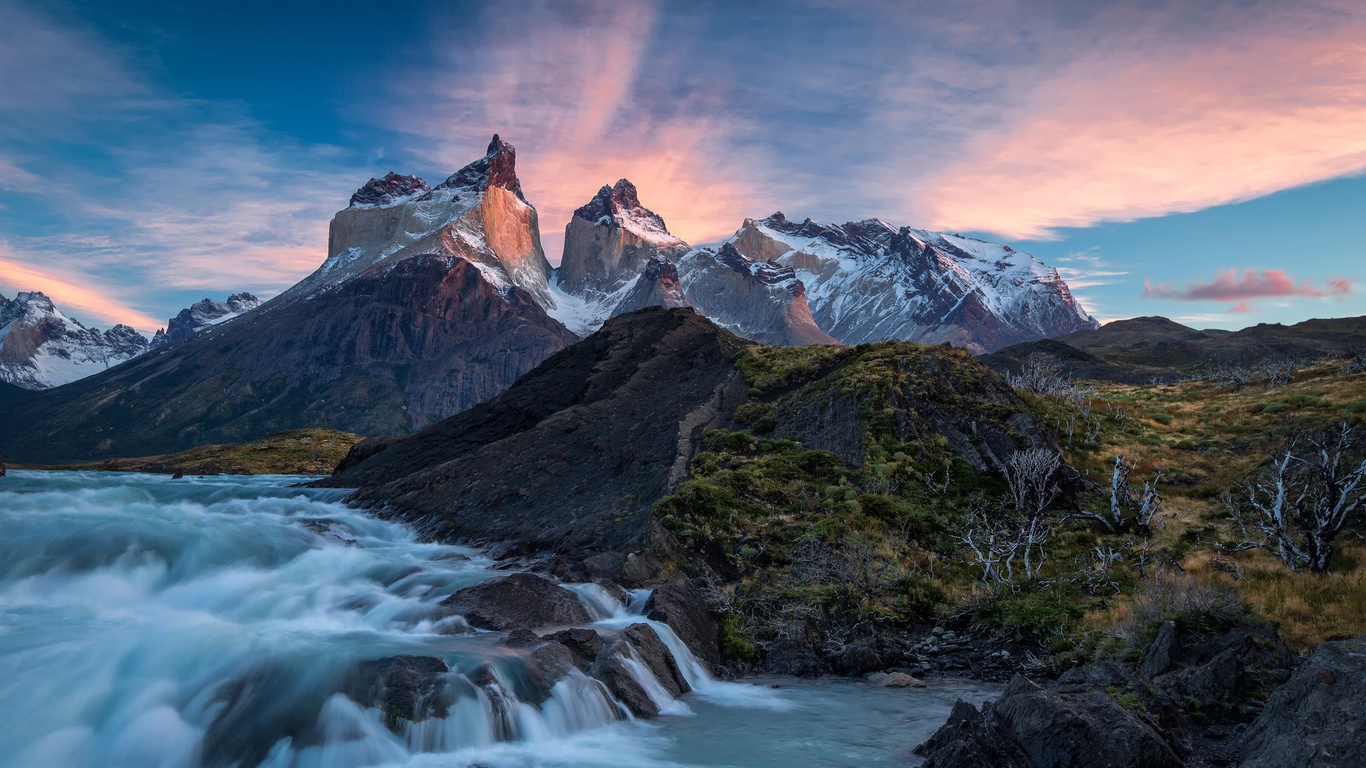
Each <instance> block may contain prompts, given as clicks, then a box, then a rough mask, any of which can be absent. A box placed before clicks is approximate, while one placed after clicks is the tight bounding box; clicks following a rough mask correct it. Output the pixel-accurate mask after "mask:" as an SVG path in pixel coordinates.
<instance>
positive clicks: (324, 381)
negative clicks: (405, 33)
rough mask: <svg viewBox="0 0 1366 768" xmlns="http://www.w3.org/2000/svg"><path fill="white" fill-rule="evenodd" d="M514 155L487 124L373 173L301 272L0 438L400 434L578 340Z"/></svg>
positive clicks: (30, 446) (8, 446)
mask: <svg viewBox="0 0 1366 768" xmlns="http://www.w3.org/2000/svg"><path fill="white" fill-rule="evenodd" d="M515 163H516V151H515V150H514V149H513V147H512V146H511V145H509V144H507V143H506V142H503V141H502V140H500V139H499V138H498V137H497V136H495V137H494V139H493V141H492V143H491V144H490V145H489V148H488V151H487V153H486V154H485V155H484V156H483V157H482V158H480V159H478V160H476V161H475V162H473V163H470V164H469V165H467V166H465V167H464V168H462V169H460V170H459V171H457V172H455V173H454V174H452V175H451V176H450V177H449V178H447V179H446V180H444V181H443V182H442V183H440V184H438V185H436V186H434V187H429V186H428V185H427V184H426V183H425V182H423V181H422V180H421V179H418V178H416V177H412V176H399V175H397V174H393V173H391V174H389V175H387V176H385V177H383V178H381V179H371V180H370V181H369V182H367V183H366V184H365V185H364V186H362V187H361V188H360V189H359V190H357V191H356V193H355V194H354V195H352V196H351V199H350V201H349V204H348V205H347V207H346V208H344V209H342V210H341V211H339V212H338V213H337V214H336V216H335V217H334V218H333V220H332V226H331V231H330V239H329V243H328V250H327V258H326V260H325V261H323V263H322V265H321V266H320V267H319V268H318V269H317V270H316V271H315V272H314V273H313V274H311V275H309V276H308V277H306V278H304V279H303V280H302V281H300V282H299V283H298V284H297V285H295V286H294V287H292V288H290V289H289V290H287V291H285V292H284V293H282V294H280V295H279V296H276V297H275V298H273V299H271V300H270V301H267V302H265V303H263V304H261V305H260V306H259V307H256V308H255V309H249V310H247V311H245V312H244V313H242V314H240V315H237V316H236V317H234V318H233V319H232V321H231V322H219V323H217V324H213V325H210V326H209V327H207V328H204V329H203V330H201V331H200V332H198V333H194V334H192V335H190V336H188V337H187V338H184V339H181V340H180V341H177V342H175V343H173V344H164V345H162V346H159V347H157V348H155V349H153V350H151V351H150V352H148V353H147V354H144V355H142V356H140V357H137V358H135V359H133V360H130V361H128V362H126V363H124V364H123V365H120V366H117V367H115V368H113V369H111V370H109V371H105V372H102V373H100V374H98V375H95V376H92V377H89V378H87V379H84V380H82V381H77V382H74V383H72V384H70V385H68V386H66V387H63V388H62V389H61V390H59V391H58V392H54V393H52V397H38V398H26V399H25V400H24V401H23V402H22V403H19V404H17V405H15V406H13V407H14V408H17V409H19V410H16V411H11V412H10V413H8V414H7V413H5V412H4V411H0V453H4V454H6V455H14V456H21V455H22V456H23V457H25V458H26V459H27V460H30V461H54V460H65V459H86V458H100V457H105V456H140V455H150V454H156V453H167V452H172V451H177V450H183V449H185V448H188V447H190V446H194V445H200V444H204V443H212V442H236V441H241V440H247V439H252V438H255V437H259V436H261V435H264V434H266V433H269V432H273V431H278V430H282V429H290V428H296V427H306V426H313V427H332V428H337V429H343V430H346V431H350V432H358V433H361V434H368V435H390V434H399V433H405V432H412V431H415V430H419V429H422V428H423V427H426V426H427V425H429V424H431V423H433V422H435V421H438V420H440V419H443V418H445V417H447V416H450V415H452V414H454V413H457V412H459V411H463V410H466V409H468V408H471V407H473V406H475V405H477V404H478V403H480V402H482V401H484V400H488V399H489V398H492V397H493V396H495V395H497V394H499V393H501V392H503V391H504V390H506V389H507V388H508V387H509V386H511V385H512V383H513V382H514V381H516V380H517V379H518V377H520V376H521V375H522V374H524V373H526V372H527V371H529V370H531V368H533V367H535V365H536V364H538V363H539V362H541V361H542V360H544V359H545V358H547V357H549V356H550V355H552V354H554V353H555V352H558V351H559V350H560V349H562V348H564V347H566V346H568V345H569V344H571V343H573V342H574V341H575V336H574V334H572V333H570V332H569V331H568V330H567V329H566V328H565V327H564V326H563V325H561V324H560V323H558V322H556V321H555V320H553V319H551V318H550V317H549V316H548V315H547V314H546V313H545V310H544V309H543V306H542V303H543V302H544V303H545V304H549V303H550V290H549V274H550V266H549V264H548V263H547V262H546V260H545V256H544V254H543V253H542V251H541V245H540V234H539V231H538V228H537V227H538V225H537V219H536V210H535V208H533V207H532V206H531V205H530V204H529V203H528V202H527V201H526V199H525V198H524V197H523V195H522V191H521V184H520V182H519V181H518V179H517V174H516V165H515ZM192 309H193V308H192ZM193 314H194V313H193V311H192V312H191V315H193ZM168 334H169V330H168ZM44 394H46V393H44ZM11 431H13V434H11Z"/></svg>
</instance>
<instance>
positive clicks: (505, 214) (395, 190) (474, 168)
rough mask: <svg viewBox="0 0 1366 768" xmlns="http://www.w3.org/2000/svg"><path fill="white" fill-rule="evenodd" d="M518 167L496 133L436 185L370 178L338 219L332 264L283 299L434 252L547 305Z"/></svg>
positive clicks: (541, 261) (546, 270)
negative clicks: (477, 155)
mask: <svg viewBox="0 0 1366 768" xmlns="http://www.w3.org/2000/svg"><path fill="white" fill-rule="evenodd" d="M516 162H517V150H516V149H515V148H513V146H512V145H511V144H508V143H507V142H505V141H503V140H502V139H500V138H499V137H498V136H494V137H493V141H492V142H490V143H489V147H488V152H487V153H486V154H485V155H484V157H482V158H480V159H479V160H476V161H474V162H473V163H470V164H469V165H467V166H465V167H464V168H461V169H460V170H458V171H456V172H455V173H453V174H451V176H450V177H449V178H447V179H446V180H445V181H443V182H441V183H440V184H438V185H436V187H433V188H429V187H428V186H427V184H426V183H425V182H423V181H422V180H421V179H418V178H416V177H412V176H398V175H397V174H393V173H391V174H389V175H387V176H385V177H384V178H383V179H371V180H370V182H369V183H367V184H366V185H365V186H364V187H362V188H361V189H360V190H358V191H357V192H356V194H355V195H352V197H351V204H350V205H349V206H348V207H347V208H346V209H345V210H342V211H340V212H338V213H337V215H336V216H335V217H333V219H332V225H331V228H330V230H329V234H328V248H327V261H325V262H324V263H323V265H322V266H321V267H319V268H318V270H317V271H316V272H314V273H313V274H312V275H310V276H309V277H307V278H305V279H304V280H303V281H302V282H300V283H299V284H298V285H296V286H294V287H293V288H291V289H290V290H289V291H287V292H286V293H285V294H284V295H285V296H287V297H291V298H293V297H298V296H305V295H310V294H316V293H318V292H323V291H327V290H329V289H330V288H331V287H332V286H336V285H338V284H341V283H344V282H345V281H347V280H349V279H350V278H352V277H354V276H356V275H359V274H362V273H364V272H367V271H369V270H373V269H384V268H386V267H387V266H392V265H393V264H396V263H398V262H400V261H403V260H404V259H408V258H412V257H414V256H427V255H433V254H435V255H441V256H447V257H450V258H452V259H463V260H465V261H468V262H470V263H471V264H474V265H475V266H476V267H478V268H479V269H480V271H481V272H482V273H483V274H484V276H485V278H486V279H488V280H489V282H490V283H492V284H493V285H494V286H495V287H497V288H499V289H500V290H504V291H505V290H509V289H511V288H514V287H515V288H520V289H521V290H524V291H527V292H528V293H530V294H531V295H532V296H533V297H535V299H536V301H537V303H538V304H541V305H542V306H549V305H550V298H549V297H550V294H549V288H548V280H549V276H550V263H549V262H548V261H546V258H545V252H544V251H542V250H541V233H540V224H539V221H538V219H537V216H536V209H535V208H533V207H532V206H531V205H530V204H529V203H528V202H527V201H526V198H525V197H523V195H522V185H521V182H520V181H519V180H518V178H517V172H516Z"/></svg>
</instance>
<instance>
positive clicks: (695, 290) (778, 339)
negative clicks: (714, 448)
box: [550, 179, 836, 345]
mask: <svg viewBox="0 0 1366 768" xmlns="http://www.w3.org/2000/svg"><path fill="white" fill-rule="evenodd" d="M551 290H552V293H553V300H554V302H555V304H554V306H553V307H552V308H551V309H550V314H551V316H552V317H554V318H556V319H557V320H560V321H561V322H563V323H564V324H565V325H566V326H567V327H568V328H569V329H570V330H572V331H574V332H575V333H576V334H579V335H580V336H584V335H587V334H589V333H591V332H593V331H595V330H597V328H598V327H599V326H601V325H602V323H603V322H604V321H605V320H606V319H607V318H609V317H612V316H614V315H619V314H622V313H623V312H630V311H634V310H637V309H641V308H642V307H645V306H655V305H658V306H692V307H693V308H695V309H696V310H697V311H698V312H701V313H702V314H703V315H706V316H707V317H708V318H710V319H711V320H712V321H714V322H716V323H717V324H718V325H722V326H724V327H726V328H728V329H730V330H731V331H733V332H735V333H737V334H739V335H741V336H744V337H746V338H750V339H753V340H755V341H759V342H762V343H765V344H788V345H792V344H833V343H836V342H835V339H833V338H831V337H830V336H829V335H827V334H826V333H824V332H823V331H821V329H820V328H818V327H817V326H816V323H815V321H813V320H812V319H811V313H810V311H809V310H808V309H807V306H806V299H805V291H804V288H803V287H802V284H801V281H799V280H797V279H796V277H795V275H794V273H793V272H792V270H790V269H787V268H785V267H782V266H779V265H777V264H767V263H760V262H754V261H751V260H750V259H747V258H745V257H744V256H743V255H741V254H740V253H739V252H737V251H736V250H735V249H734V248H731V247H725V248H722V249H721V250H720V251H716V250H712V249H710V248H693V247H691V246H689V245H688V244H687V243H685V242H684V241H683V240H681V239H679V238H677V237H675V236H673V235H672V234H670V232H669V230H668V227H667V226H665V224H664V219H663V218H662V217H661V216H660V215H659V214H657V213H655V212H654V211H651V210H650V209H648V208H646V207H645V206H643V205H641V203H640V198H639V196H638V194H637V191H636V188H635V185H634V184H632V183H631V182H630V181H628V180H626V179H621V180H619V181H617V183H616V184H614V185H612V186H610V187H608V186H604V187H602V188H601V189H599V190H598V193H597V195H596V196H594V197H593V199H592V200H590V201H589V202H588V204H587V205H584V206H583V207H581V208H579V209H578V210H576V211H575V212H574V217H573V219H571V220H570V222H569V224H568V226H566V227H565V237H564V257H563V259H562V260H561V262H560V267H559V268H558V269H557V270H556V271H555V276H554V282H553V283H552V285H551Z"/></svg>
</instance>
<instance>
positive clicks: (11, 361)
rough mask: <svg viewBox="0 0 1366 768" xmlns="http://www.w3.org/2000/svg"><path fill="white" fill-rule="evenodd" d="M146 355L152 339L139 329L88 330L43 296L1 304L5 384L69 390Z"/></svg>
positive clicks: (0, 369) (0, 361) (0, 373)
mask: <svg viewBox="0 0 1366 768" xmlns="http://www.w3.org/2000/svg"><path fill="white" fill-rule="evenodd" d="M146 349H147V338H146V337H145V336H143V335H142V334H140V333H138V332H137V331H136V330H134V329H133V328H130V327H129V326H126V325H116V326H114V327H113V328H111V329H109V330H100V329H98V328H87V327H85V326H84V325H82V324H81V323H80V322H78V321H76V320H74V319H72V318H69V317H67V316H66V315H64V314H62V311H61V310H60V309H58V308H57V306H56V305H55V304H54V303H53V301H52V299H51V298H49V297H48V296H47V294H45V293H43V292H41V291H23V292H20V293H19V294H18V295H16V296H15V297H14V299H12V300H10V301H0V381H3V382H6V383H8V384H13V385H14V386H17V387H21V388H23V389H47V388H49V387H56V386H59V385H62V384H66V383H68V382H72V381H75V380H77V379H81V378H84V377H86V376H89V375H91V374H92V373H96V372H98V371H102V370H104V369H105V368H108V367H110V366H112V365H115V364H117V363H121V362H123V361H124V360H127V359H129V358H132V357H135V356H137V355H139V354H141V353H143V352H144V351H146Z"/></svg>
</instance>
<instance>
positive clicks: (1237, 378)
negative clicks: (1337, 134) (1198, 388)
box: [1209, 363, 1253, 392]
mask: <svg viewBox="0 0 1366 768" xmlns="http://www.w3.org/2000/svg"><path fill="white" fill-rule="evenodd" d="M1209 378H1210V381H1213V382H1214V387H1215V389H1232V390H1233V391H1234V392H1237V391H1239V390H1241V389H1242V388H1243V387H1245V386H1247V384H1248V382H1249V381H1252V379H1253V373H1252V371H1250V370H1248V369H1247V368H1245V367H1243V366H1241V365H1233V364H1231V363H1225V364H1223V365H1220V366H1219V367H1218V368H1215V369H1214V370H1213V371H1212V372H1211V373H1210V375H1209Z"/></svg>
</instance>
